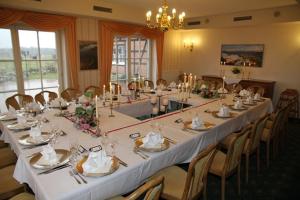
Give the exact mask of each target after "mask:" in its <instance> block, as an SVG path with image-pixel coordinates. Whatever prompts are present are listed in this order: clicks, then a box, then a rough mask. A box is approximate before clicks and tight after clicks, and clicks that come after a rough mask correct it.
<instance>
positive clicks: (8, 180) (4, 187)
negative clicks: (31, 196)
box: [0, 165, 24, 200]
mask: <svg viewBox="0 0 300 200" xmlns="http://www.w3.org/2000/svg"><path fill="white" fill-rule="evenodd" d="M14 170H15V165H10V166H7V167H5V168H2V169H0V177H1V178H0V200H4V199H8V198H11V197H13V196H15V195H17V194H19V193H21V192H24V185H23V184H20V183H19V182H18V181H16V180H15V179H14V177H13V173H14Z"/></svg>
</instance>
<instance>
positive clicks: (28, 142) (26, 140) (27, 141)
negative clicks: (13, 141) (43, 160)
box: [19, 132, 53, 146]
mask: <svg viewBox="0 0 300 200" xmlns="http://www.w3.org/2000/svg"><path fill="white" fill-rule="evenodd" d="M41 136H42V140H41V141H34V140H33V139H32V138H31V137H30V135H28V134H27V135H23V136H21V137H20V139H19V143H20V144H22V145H25V146H32V145H39V144H43V143H47V142H49V141H50V139H51V138H52V136H53V135H52V134H50V133H47V132H42V134H41Z"/></svg>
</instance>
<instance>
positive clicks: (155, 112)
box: [152, 107, 158, 115]
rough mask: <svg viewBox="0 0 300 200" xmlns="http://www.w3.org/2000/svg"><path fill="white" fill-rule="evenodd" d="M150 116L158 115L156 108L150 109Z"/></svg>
mask: <svg viewBox="0 0 300 200" xmlns="http://www.w3.org/2000/svg"><path fill="white" fill-rule="evenodd" d="M152 114H153V115H157V114H158V108H157V107H154V108H152Z"/></svg>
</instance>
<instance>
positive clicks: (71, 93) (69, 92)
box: [61, 88, 82, 101]
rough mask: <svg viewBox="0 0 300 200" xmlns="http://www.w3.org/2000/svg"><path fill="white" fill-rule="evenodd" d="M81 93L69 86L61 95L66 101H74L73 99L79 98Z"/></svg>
mask: <svg viewBox="0 0 300 200" xmlns="http://www.w3.org/2000/svg"><path fill="white" fill-rule="evenodd" d="M81 95H82V93H81V92H80V91H79V90H77V89H75V88H67V89H65V90H64V91H62V92H61V97H62V98H63V99H64V100H66V101H72V100H73V99H77V98H78V97H79V96H81Z"/></svg>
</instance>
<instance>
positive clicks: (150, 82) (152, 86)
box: [144, 80, 154, 89]
mask: <svg viewBox="0 0 300 200" xmlns="http://www.w3.org/2000/svg"><path fill="white" fill-rule="evenodd" d="M146 83H148V87H150V88H151V89H153V88H154V83H153V81H151V80H144V85H145V86H146Z"/></svg>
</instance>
